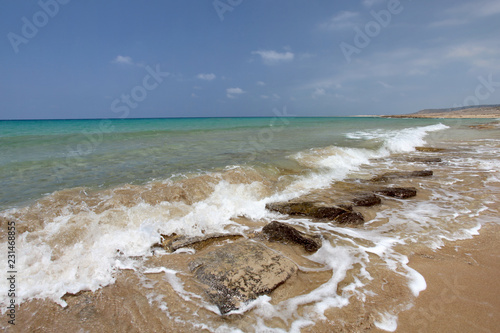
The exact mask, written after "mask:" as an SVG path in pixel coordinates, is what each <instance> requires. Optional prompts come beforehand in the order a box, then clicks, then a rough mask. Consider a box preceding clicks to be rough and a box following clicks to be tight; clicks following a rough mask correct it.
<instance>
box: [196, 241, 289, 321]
mask: <svg viewBox="0 0 500 333" xmlns="http://www.w3.org/2000/svg"><path fill="white" fill-rule="evenodd" d="M189 269H190V270H191V271H192V272H193V273H194V275H195V277H196V278H197V279H198V280H199V281H200V282H202V283H203V284H205V285H206V287H207V289H206V293H207V295H208V298H209V299H210V301H211V302H212V303H214V304H215V305H217V307H218V308H219V310H220V312H221V314H222V315H224V314H227V313H228V312H230V311H232V310H235V309H238V308H239V307H241V306H242V305H244V304H245V303H246V302H248V301H251V300H253V299H256V298H257V297H258V296H260V295H264V294H269V293H271V292H272V291H273V290H274V289H276V288H277V287H278V286H280V285H281V284H283V283H284V282H285V281H286V280H287V279H288V278H290V277H291V276H292V275H293V274H294V273H295V272H296V271H297V266H296V265H295V263H293V262H292V261H291V260H290V259H288V258H286V257H284V256H283V255H281V254H279V253H278V252H275V251H273V250H271V249H269V248H267V247H265V246H264V245H262V244H259V243H256V242H252V241H248V240H246V241H241V242H237V243H232V244H227V245H224V246H221V247H219V248H217V249H216V250H213V251H211V252H209V253H207V254H206V255H204V256H202V257H199V258H197V259H196V260H193V261H192V262H190V263H189Z"/></svg>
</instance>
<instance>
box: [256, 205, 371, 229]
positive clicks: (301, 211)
mask: <svg viewBox="0 0 500 333" xmlns="http://www.w3.org/2000/svg"><path fill="white" fill-rule="evenodd" d="M266 208H267V209H268V210H271V211H275V212H279V213H281V214H286V215H292V216H297V215H298V216H305V217H311V218H316V219H327V220H330V221H335V222H338V223H342V224H362V223H364V218H363V215H361V214H360V213H357V212H354V211H353V210H352V206H350V205H338V206H335V205H328V206H325V205H323V204H321V203H319V202H275V203H269V204H267V205H266Z"/></svg>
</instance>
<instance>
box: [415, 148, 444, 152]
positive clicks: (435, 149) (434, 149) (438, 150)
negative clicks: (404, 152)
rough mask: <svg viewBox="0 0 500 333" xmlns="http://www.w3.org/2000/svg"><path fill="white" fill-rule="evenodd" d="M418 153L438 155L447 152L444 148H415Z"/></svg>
mask: <svg viewBox="0 0 500 333" xmlns="http://www.w3.org/2000/svg"><path fill="white" fill-rule="evenodd" d="M415 150H416V151H421V152H426V153H438V152H442V151H445V150H446V149H444V148H435V147H415Z"/></svg>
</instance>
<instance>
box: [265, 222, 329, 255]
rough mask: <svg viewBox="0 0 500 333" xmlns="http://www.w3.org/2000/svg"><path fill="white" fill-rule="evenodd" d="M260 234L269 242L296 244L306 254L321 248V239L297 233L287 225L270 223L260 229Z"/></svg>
mask: <svg viewBox="0 0 500 333" xmlns="http://www.w3.org/2000/svg"><path fill="white" fill-rule="evenodd" d="M262 233H263V234H264V235H265V236H266V237H267V239H268V240H269V241H271V242H281V243H285V244H297V245H300V246H302V247H303V248H304V249H305V250H306V251H307V252H316V251H318V249H319V248H320V247H321V239H320V238H319V237H314V236H311V235H307V234H305V233H303V232H300V231H298V230H297V229H295V228H294V227H292V226H289V225H288V224H285V223H281V222H278V221H272V222H271V223H269V224H268V225H266V226H265V227H264V228H263V229H262Z"/></svg>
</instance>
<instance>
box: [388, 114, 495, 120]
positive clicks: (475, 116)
mask: <svg viewBox="0 0 500 333" xmlns="http://www.w3.org/2000/svg"><path fill="white" fill-rule="evenodd" d="M380 117H382V118H424V119H425V118H427V119H497V118H500V113H498V114H459V115H455V114H444V113H436V114H425V115H416V114H413V115H410V114H407V115H390V116H380Z"/></svg>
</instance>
